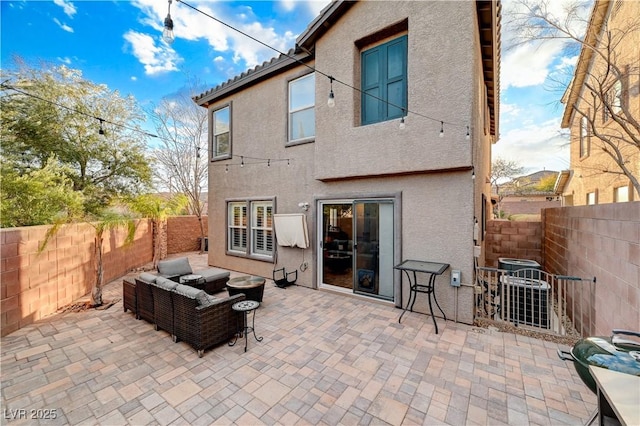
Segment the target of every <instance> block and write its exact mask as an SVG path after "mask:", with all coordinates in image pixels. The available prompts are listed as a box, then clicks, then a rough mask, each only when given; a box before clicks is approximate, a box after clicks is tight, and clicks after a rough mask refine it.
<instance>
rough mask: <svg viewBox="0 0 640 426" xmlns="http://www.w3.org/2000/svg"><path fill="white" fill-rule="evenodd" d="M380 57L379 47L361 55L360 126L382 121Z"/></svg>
mask: <svg viewBox="0 0 640 426" xmlns="http://www.w3.org/2000/svg"><path fill="white" fill-rule="evenodd" d="M380 56H381V49H380V48H379V47H376V48H373V49H369V50H367V51H366V52H363V53H362V92H363V93H362V124H371V123H377V122H378V121H380V120H382V108H381V107H382V102H380V101H379V100H378V99H377V98H381V97H382V96H381V95H382V94H381V93H380V92H381V90H380V87H381V75H380V74H381V73H380V68H381V66H380V63H381V57H380Z"/></svg>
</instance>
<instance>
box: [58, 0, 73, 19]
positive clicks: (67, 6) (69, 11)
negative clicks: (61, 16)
mask: <svg viewBox="0 0 640 426" xmlns="http://www.w3.org/2000/svg"><path fill="white" fill-rule="evenodd" d="M53 2H54V3H55V4H57V5H58V6H60V7H61V8H62V10H63V11H64V13H65V14H66V15H67V16H68V17H69V18H73V15H75V14H76V12H77V11H76V7H75V6H74V5H73V3H71V2H69V1H66V0H53Z"/></svg>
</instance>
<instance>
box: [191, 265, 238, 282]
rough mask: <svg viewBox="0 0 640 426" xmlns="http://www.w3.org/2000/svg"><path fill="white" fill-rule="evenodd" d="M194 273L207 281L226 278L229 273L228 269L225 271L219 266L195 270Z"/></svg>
mask: <svg viewBox="0 0 640 426" xmlns="http://www.w3.org/2000/svg"><path fill="white" fill-rule="evenodd" d="M194 273H195V274H198V275H201V276H202V278H204V280H205V282H208V283H210V282H213V281H217V280H221V279H224V278H228V277H229V275H230V273H229V271H225V270H224V269H219V268H208V269H203V270H201V271H196V272H194Z"/></svg>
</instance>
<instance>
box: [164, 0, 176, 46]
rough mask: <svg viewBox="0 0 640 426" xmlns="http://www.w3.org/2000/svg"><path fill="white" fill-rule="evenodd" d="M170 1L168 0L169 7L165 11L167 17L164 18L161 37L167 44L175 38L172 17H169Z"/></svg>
mask: <svg viewBox="0 0 640 426" xmlns="http://www.w3.org/2000/svg"><path fill="white" fill-rule="evenodd" d="M171 2H172V0H169V9H168V11H167V17H166V18H164V30H162V39H163V40H164V41H165V42H166V43H167V44H171V43H173V41H174V40H175V36H174V35H173V19H171Z"/></svg>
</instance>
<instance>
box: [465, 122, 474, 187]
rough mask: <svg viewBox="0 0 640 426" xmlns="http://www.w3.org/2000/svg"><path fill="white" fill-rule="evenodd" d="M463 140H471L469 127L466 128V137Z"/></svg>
mask: <svg viewBox="0 0 640 426" xmlns="http://www.w3.org/2000/svg"><path fill="white" fill-rule="evenodd" d="M465 139H466V140H469V139H471V134H470V133H469V126H467V135H466V136H465ZM474 177H475V175H474Z"/></svg>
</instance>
